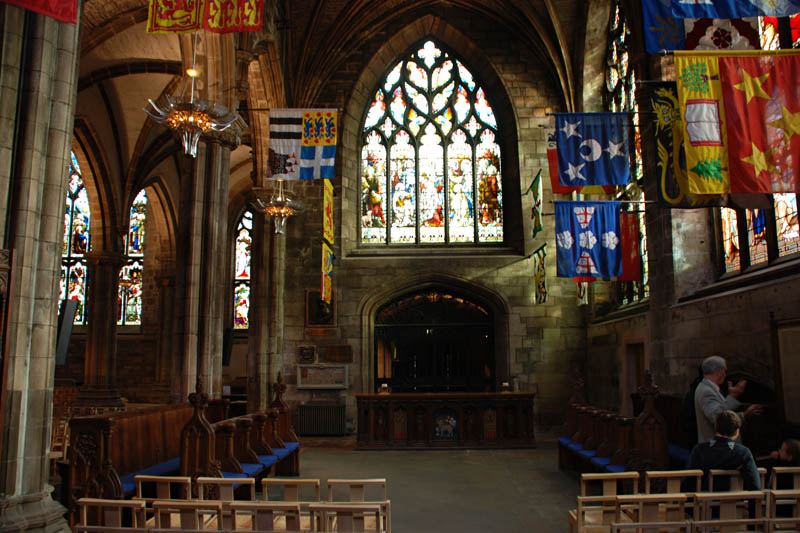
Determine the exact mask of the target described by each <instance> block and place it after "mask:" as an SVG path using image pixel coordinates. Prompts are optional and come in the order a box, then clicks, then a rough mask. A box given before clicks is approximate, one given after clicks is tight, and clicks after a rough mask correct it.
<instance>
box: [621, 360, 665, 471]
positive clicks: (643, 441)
mask: <svg viewBox="0 0 800 533" xmlns="http://www.w3.org/2000/svg"><path fill="white" fill-rule="evenodd" d="M658 394H659V393H658V387H657V386H656V385H655V384H654V383H653V376H652V374H651V373H650V371H647V372H645V383H644V384H643V385H642V386H640V387H639V395H640V396H641V397H642V399H643V401H644V407H643V408H642V412H641V413H640V414H639V416H637V417H636V421H635V422H634V425H633V446H634V449H635V450H636V455H635V456H634V457H633V458H632V459H629V462H628V464H629V466H630V469H631V470H639V471H646V470H663V469H666V468H667V466H668V465H669V455H668V454H667V423H666V421H665V420H664V417H663V416H661V414H660V413H659V412H658V411H657V410H656V406H655V401H656V398H657V397H658Z"/></svg>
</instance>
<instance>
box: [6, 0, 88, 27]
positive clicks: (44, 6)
mask: <svg viewBox="0 0 800 533" xmlns="http://www.w3.org/2000/svg"><path fill="white" fill-rule="evenodd" d="M0 2H3V3H4V4H11V5H12V6H17V7H21V8H23V9H28V10H30V11H33V12H35V13H39V14H40V15H45V16H48V17H50V18H53V19H56V20H60V21H61V22H69V23H71V24H75V23H77V22H78V0H0Z"/></svg>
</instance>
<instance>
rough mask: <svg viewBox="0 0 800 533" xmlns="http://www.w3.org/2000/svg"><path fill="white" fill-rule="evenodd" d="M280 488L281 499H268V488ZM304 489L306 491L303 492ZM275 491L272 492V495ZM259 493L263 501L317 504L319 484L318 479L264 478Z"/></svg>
mask: <svg viewBox="0 0 800 533" xmlns="http://www.w3.org/2000/svg"><path fill="white" fill-rule="evenodd" d="M270 487H280V488H282V489H283V497H282V498H281V499H278V498H272V499H271V498H270V497H269V488H270ZM303 488H306V489H307V490H303ZM274 492H276V491H273V494H274ZM261 493H262V497H263V498H264V500H265V501H269V500H272V501H285V502H318V501H320V496H321V495H320V483H319V480H318V479H293V478H264V479H262V480H261Z"/></svg>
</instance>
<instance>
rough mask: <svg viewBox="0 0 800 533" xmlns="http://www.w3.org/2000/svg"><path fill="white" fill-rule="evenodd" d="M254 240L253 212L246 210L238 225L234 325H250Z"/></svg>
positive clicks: (235, 252)
mask: <svg viewBox="0 0 800 533" xmlns="http://www.w3.org/2000/svg"><path fill="white" fill-rule="evenodd" d="M252 242H253V213H252V212H250V211H245V212H244V213H243V214H242V217H241V218H240V219H239V224H238V225H237V227H236V248H235V250H234V254H235V258H234V261H235V265H234V268H235V270H234V281H233V327H234V328H235V329H247V328H248V327H249V325H250V322H249V318H248V317H249V314H250V247H251V245H252Z"/></svg>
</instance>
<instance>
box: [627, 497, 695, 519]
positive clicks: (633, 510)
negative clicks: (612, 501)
mask: <svg viewBox="0 0 800 533" xmlns="http://www.w3.org/2000/svg"><path fill="white" fill-rule="evenodd" d="M688 501H689V496H688V495H687V494H683V493H668V494H631V495H623V496H617V508H616V515H615V518H614V521H615V522H620V521H622V520H623V509H624V512H625V514H626V516H628V517H630V518H631V520H632V521H633V522H638V523H640V524H647V523H652V522H659V521H662V520H665V519H670V520H678V521H680V520H681V519H683V518H684V516H685V512H686V504H687V502H688ZM666 514H668V515H669V516H665V515H666Z"/></svg>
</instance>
